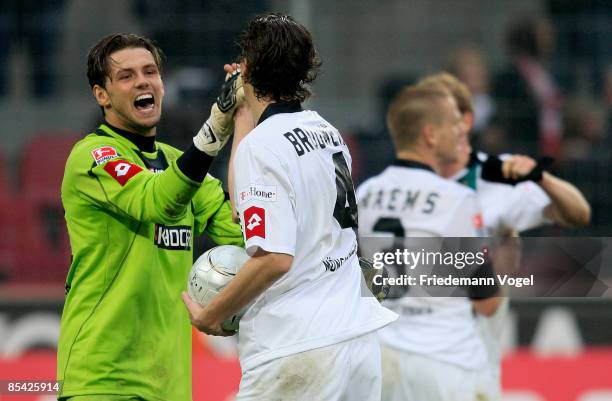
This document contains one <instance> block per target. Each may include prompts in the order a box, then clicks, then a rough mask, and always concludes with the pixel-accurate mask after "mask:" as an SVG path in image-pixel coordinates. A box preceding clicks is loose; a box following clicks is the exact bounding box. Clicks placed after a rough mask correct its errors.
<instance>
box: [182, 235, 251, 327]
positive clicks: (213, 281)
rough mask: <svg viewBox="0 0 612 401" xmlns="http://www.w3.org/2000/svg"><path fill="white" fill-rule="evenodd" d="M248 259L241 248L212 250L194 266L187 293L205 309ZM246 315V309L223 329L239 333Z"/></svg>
mask: <svg viewBox="0 0 612 401" xmlns="http://www.w3.org/2000/svg"><path fill="white" fill-rule="evenodd" d="M248 259H249V255H247V253H246V251H245V250H244V248H241V247H239V246H235V245H221V246H217V247H214V248H211V249H209V250H208V251H206V252H204V253H203V254H202V256H200V257H199V258H198V260H196V261H195V263H194V264H193V267H192V268H191V272H190V273H189V279H188V280H187V293H188V294H189V296H190V297H191V299H193V300H194V301H196V302H197V303H199V304H200V305H202V306H206V305H207V304H208V303H209V302H210V301H211V300H212V299H213V298H214V297H215V295H217V294H218V293H219V292H220V291H221V290H223V288H225V286H227V285H228V284H229V282H230V281H232V279H233V278H234V276H235V275H236V273H238V270H240V268H241V267H242V265H244V263H245V262H246V261H247V260H248ZM245 311H246V308H245V309H244V310H242V311H240V312H238V313H237V314H235V315H234V316H232V317H230V318H229V319H227V320H225V321H224V322H223V324H222V327H223V328H224V329H225V330H228V331H237V330H238V325H239V322H240V318H241V317H242V316H243V315H244V312H245Z"/></svg>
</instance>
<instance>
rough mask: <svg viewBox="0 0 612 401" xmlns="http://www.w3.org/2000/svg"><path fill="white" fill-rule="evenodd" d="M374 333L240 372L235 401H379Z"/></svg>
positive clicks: (376, 351)
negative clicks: (240, 377)
mask: <svg viewBox="0 0 612 401" xmlns="http://www.w3.org/2000/svg"><path fill="white" fill-rule="evenodd" d="M380 376H381V372H380V345H379V343H378V338H377V337H376V333H375V332H374V333H369V334H366V335H363V336H361V337H357V338H354V339H352V340H348V341H344V342H341V343H339V344H334V345H330V346H327V347H323V348H317V349H313V350H310V351H305V352H301V353H299V354H294V355H289V356H286V357H283V358H278V359H274V360H272V361H270V362H267V363H265V364H263V365H260V366H257V367H256V368H254V369H251V370H249V371H246V372H245V373H244V374H243V375H242V380H241V381H240V389H239V391H238V395H237V396H236V401H380V386H381V378H380Z"/></svg>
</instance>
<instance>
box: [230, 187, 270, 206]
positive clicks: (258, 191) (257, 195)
mask: <svg viewBox="0 0 612 401" xmlns="http://www.w3.org/2000/svg"><path fill="white" fill-rule="evenodd" d="M250 200H256V201H264V202H276V185H257V184H251V185H249V186H248V187H246V188H243V189H241V190H240V191H239V192H238V205H242V204H244V203H246V202H248V201H250Z"/></svg>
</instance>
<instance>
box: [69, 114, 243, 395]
mask: <svg viewBox="0 0 612 401" xmlns="http://www.w3.org/2000/svg"><path fill="white" fill-rule="evenodd" d="M124 135H125V134H124ZM135 142H136V141H130V140H128V139H127V138H126V137H125V136H123V135H120V134H118V133H117V132H115V131H113V129H111V128H110V127H109V126H107V125H102V126H100V128H99V129H98V130H96V132H94V133H92V134H90V135H88V136H86V137H85V138H84V139H83V140H81V141H80V142H78V143H77V144H76V145H75V146H74V148H73V150H72V152H71V154H70V156H69V158H68V161H67V163H66V170H65V173H64V180H63V183H62V202H63V205H64V209H65V216H66V223H67V226H68V232H69V235H70V244H71V248H72V264H71V266H70V271H69V272H68V277H67V279H66V299H65V304H64V311H63V314H62V320H61V332H60V338H59V345H58V357H57V369H58V380H63V381H64V384H63V388H62V392H61V394H60V397H70V396H74V395H88V394H120V395H134V396H139V397H141V398H143V399H146V400H164V401H183V400H191V325H190V322H189V316H188V313H187V310H186V308H185V306H184V305H183V302H182V300H181V291H183V290H184V289H185V287H186V281H187V275H188V273H189V269H190V267H191V265H192V261H193V256H192V252H193V251H192V246H193V241H192V236H193V235H200V234H201V233H203V232H204V231H206V232H207V233H208V234H209V236H210V237H211V238H212V239H213V240H214V241H215V242H217V243H219V244H235V245H242V244H243V240H242V233H241V231H240V227H239V225H238V224H235V223H234V222H233V221H232V212H231V207H230V204H229V201H228V200H227V198H226V196H225V193H224V192H223V190H222V188H221V184H220V182H219V181H218V180H217V179H214V178H212V177H211V176H207V177H206V178H205V180H204V182H203V183H202V184H200V183H197V182H195V181H192V180H191V179H189V178H188V177H187V176H185V175H184V174H183V173H182V172H181V171H180V170H179V169H178V167H177V166H176V162H175V161H176V159H177V158H178V157H179V156H180V155H181V152H180V151H178V150H177V149H175V148H172V147H171V146H168V145H165V144H162V143H159V142H157V143H155V144H154V148H155V149H154V150H153V151H152V152H149V153H147V152H146V151H144V150H143V149H140V148H139V147H138V146H137V145H136V144H135ZM146 150H152V149H146Z"/></svg>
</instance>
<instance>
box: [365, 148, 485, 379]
mask: <svg viewBox="0 0 612 401" xmlns="http://www.w3.org/2000/svg"><path fill="white" fill-rule="evenodd" d="M357 199H358V204H359V236H360V242H361V245H362V246H364V243H366V242H368V237H374V236H381V235H389V232H394V233H395V235H397V234H398V233H403V234H404V236H405V237H439V238H444V237H477V236H479V234H480V232H479V229H480V228H481V224H482V219H481V216H480V210H479V207H478V203H477V201H476V195H475V193H474V191H472V190H471V189H469V188H467V187H465V186H463V185H460V184H458V183H456V182H454V181H451V180H447V179H444V178H442V177H440V176H438V175H437V174H435V173H434V172H433V170H432V169H431V168H429V166H426V165H423V164H421V163H416V162H411V161H404V160H398V161H396V162H395V163H394V164H393V165H391V166H389V167H387V169H385V170H384V171H383V172H382V173H381V174H380V175H378V176H376V177H373V178H370V179H369V180H367V181H365V182H364V183H363V184H362V185H361V186H360V187H359V189H358V190H357ZM381 221H384V222H386V223H385V224H381ZM392 222H395V223H394V224H392ZM381 227H382V229H381ZM416 269H419V267H416ZM384 305H385V306H388V307H389V308H390V309H392V310H394V311H395V312H398V313H399V314H400V317H399V319H398V320H397V321H396V322H394V323H392V324H390V325H389V326H387V327H385V328H384V329H382V330H380V331H379V332H378V334H379V338H380V340H381V342H382V343H383V344H384V345H386V346H388V347H391V348H396V349H400V350H404V351H408V352H412V353H416V354H422V355H425V356H427V357H430V358H434V359H436V360H439V361H443V362H447V363H452V364H455V365H459V366H462V367H465V368H468V369H477V368H480V367H482V366H484V365H485V363H486V354H485V348H484V345H483V342H482V339H481V338H480V335H479V333H478V327H477V324H476V319H475V317H474V314H473V312H472V303H471V301H470V299H468V298H467V297H446V298H442V297H402V298H398V299H391V300H387V301H385V302H384Z"/></svg>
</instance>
